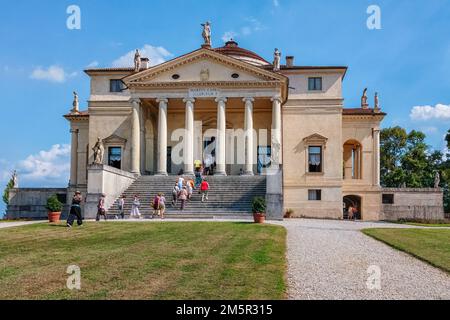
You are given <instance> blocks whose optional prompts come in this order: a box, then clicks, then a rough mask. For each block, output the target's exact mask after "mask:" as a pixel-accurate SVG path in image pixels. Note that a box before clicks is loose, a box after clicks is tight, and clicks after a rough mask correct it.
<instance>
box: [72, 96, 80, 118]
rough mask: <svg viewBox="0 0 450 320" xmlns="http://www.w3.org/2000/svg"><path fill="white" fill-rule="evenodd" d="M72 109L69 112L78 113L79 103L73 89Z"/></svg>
mask: <svg viewBox="0 0 450 320" xmlns="http://www.w3.org/2000/svg"><path fill="white" fill-rule="evenodd" d="M72 107H73V108H72V111H71V113H80V104H79V101H78V94H77V93H76V92H75V91H74V92H73V102H72Z"/></svg>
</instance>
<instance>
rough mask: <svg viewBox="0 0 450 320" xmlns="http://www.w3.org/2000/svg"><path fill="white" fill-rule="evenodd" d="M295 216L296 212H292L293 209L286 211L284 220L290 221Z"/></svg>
mask: <svg viewBox="0 0 450 320" xmlns="http://www.w3.org/2000/svg"><path fill="white" fill-rule="evenodd" d="M293 214H294V210H292V209H287V210H286V213H285V214H284V218H285V219H290V218H292V215H293Z"/></svg>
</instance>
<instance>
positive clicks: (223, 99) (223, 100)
mask: <svg viewBox="0 0 450 320" xmlns="http://www.w3.org/2000/svg"><path fill="white" fill-rule="evenodd" d="M215 101H216V102H217V103H220V102H223V103H226V102H227V101H228V99H227V98H225V97H217V98H216V99H215Z"/></svg>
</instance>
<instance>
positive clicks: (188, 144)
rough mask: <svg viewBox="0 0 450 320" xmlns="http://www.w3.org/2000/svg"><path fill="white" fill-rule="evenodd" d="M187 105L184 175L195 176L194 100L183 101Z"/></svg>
mask: <svg viewBox="0 0 450 320" xmlns="http://www.w3.org/2000/svg"><path fill="white" fill-rule="evenodd" d="M183 102H184V103H185V104H186V118H185V137H184V150H183V155H184V174H186V175H193V174H194V102H195V99H193V98H186V99H184V100H183Z"/></svg>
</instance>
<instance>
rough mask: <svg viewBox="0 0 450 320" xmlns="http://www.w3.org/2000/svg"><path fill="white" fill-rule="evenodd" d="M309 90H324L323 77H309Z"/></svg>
mask: <svg viewBox="0 0 450 320" xmlns="http://www.w3.org/2000/svg"><path fill="white" fill-rule="evenodd" d="M308 90H309V91H322V78H319V77H314V78H308Z"/></svg>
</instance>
